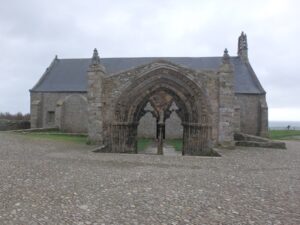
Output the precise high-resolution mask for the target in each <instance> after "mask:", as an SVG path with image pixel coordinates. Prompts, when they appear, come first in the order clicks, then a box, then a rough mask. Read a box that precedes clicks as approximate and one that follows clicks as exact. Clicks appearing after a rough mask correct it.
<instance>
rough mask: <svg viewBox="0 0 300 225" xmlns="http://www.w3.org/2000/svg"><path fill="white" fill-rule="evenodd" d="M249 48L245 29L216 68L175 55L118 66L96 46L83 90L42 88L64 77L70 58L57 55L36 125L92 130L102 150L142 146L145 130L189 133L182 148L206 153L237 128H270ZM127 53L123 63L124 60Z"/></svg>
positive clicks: (41, 92)
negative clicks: (232, 52) (233, 49)
mask: <svg viewBox="0 0 300 225" xmlns="http://www.w3.org/2000/svg"><path fill="white" fill-rule="evenodd" d="M247 51H248V46H247V38H246V35H245V34H242V35H241V36H240V38H239V45H238V57H229V55H228V52H227V50H225V52H224V55H223V57H222V58H221V60H220V61H219V63H218V64H217V66H215V67H214V68H210V67H209V65H210V64H207V65H208V69H206V67H205V66H204V68H202V67H201V68H198V67H197V65H193V64H191V65H193V66H192V67H191V68H190V67H189V66H188V65H189V63H190V62H188V63H187V66H182V65H179V64H177V63H176V62H175V63H174V62H173V61H172V58H170V59H169V60H168V59H166V60H165V59H156V60H152V61H150V62H147V63H144V64H143V63H140V64H137V65H136V66H133V67H130V66H127V67H126V69H123V70H122V69H118V70H114V67H112V65H111V64H110V63H107V62H108V61H111V59H110V60H108V61H105V59H100V57H99V56H98V52H97V50H96V49H95V50H94V54H93V57H92V58H91V60H90V61H89V64H88V66H87V69H86V71H85V72H81V73H84V76H85V78H84V79H83V81H84V80H86V87H84V86H82V85H81V86H80V84H78V83H74V86H76V87H77V86H78V87H79V86H80V87H81V88H78V87H77V90H78V91H73V89H72V88H70V87H66V88H61V89H53V86H51V85H49V86H47V85H44V88H42V87H43V82H44V83H45V82H47V81H45V80H46V79H47V76H56V79H57V80H61V79H62V78H61V76H63V75H62V74H63V72H64V70H65V66H61V65H62V63H63V61H60V60H59V59H58V58H55V59H54V61H53V62H52V63H51V65H50V67H49V68H48V69H47V70H46V72H45V74H44V75H43V77H42V78H41V80H40V81H39V82H38V84H37V85H36V86H35V88H34V89H33V90H32V91H31V123H32V127H36V128H38V127H58V128H59V129H61V130H63V131H67V132H75V133H79V132H80V133H82V132H87V133H88V138H89V141H90V142H91V143H96V144H99V145H101V146H103V147H102V151H106V152H123V153H125V152H126V153H137V138H138V136H139V137H152V138H157V139H158V140H160V141H161V140H162V139H163V138H182V139H183V150H182V154H186V155H205V154H207V152H209V151H210V149H212V147H214V146H221V147H225V148H233V147H234V144H235V143H234V139H233V134H234V132H243V133H248V134H252V135H260V136H267V131H268V107H267V103H266V99H265V92H264V90H263V89H262V87H261V85H260V83H259V81H258V79H257V77H256V75H255V73H254V71H253V69H252V67H251V65H250V63H249V60H248V55H247ZM103 60H104V62H103ZM143 60H145V61H147V60H148V59H143ZM178 60H179V61H180V60H192V59H178ZM206 60H210V61H211V59H206ZM212 60H215V61H216V59H212ZM217 60H219V59H217ZM81 61H82V60H81ZM81 61H78V62H79V63H82V62H81ZM123 61H128V62H129V61H130V59H124V60H123ZM123 61H122V60H121V61H120V65H115V66H116V67H118V66H119V67H120V68H121V67H122V62H123ZM133 61H134V60H131V61H130V62H133ZM137 61H139V60H137ZM175 61H176V60H175ZM67 63H70V61H68V62H67ZM84 63H86V61H84ZM191 63H192V62H191ZM199 63H201V61H199ZM105 65H107V66H108V68H106V67H105ZM193 67H196V68H197V69H195V68H193ZM78 68H79V67H78ZM235 68H237V71H236V70H235ZM79 69H82V68H81V67H80V68H79ZM69 70H70V71H71V72H70V73H76V71H75V72H74V70H72V68H69ZM245 71H248V72H247V73H246V72H245ZM240 72H243V73H246V74H238V73H240ZM51 73H52V74H53V75H51ZM49 74H50V75H49ZM236 75H238V78H236ZM243 75H244V76H247V77H246V79H244V78H243ZM76 79H79V80H80V79H82V77H77V78H76ZM237 81H238V82H240V83H239V84H237V83H236V82H237ZM243 82H248V84H247V85H248V86H246V89H247V90H245V91H244V90H243V89H242V88H237V85H241V86H243V85H244V86H245V84H244V83H243ZM249 82H250V83H249ZM249 85H250V86H249ZM57 90H59V91H57ZM160 143H161V142H160Z"/></svg>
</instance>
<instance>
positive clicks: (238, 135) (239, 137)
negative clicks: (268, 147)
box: [234, 133, 270, 142]
mask: <svg viewBox="0 0 300 225" xmlns="http://www.w3.org/2000/svg"><path fill="white" fill-rule="evenodd" d="M234 140H236V141H254V142H270V139H268V138H263V137H259V136H255V135H250V134H244V133H235V134H234Z"/></svg>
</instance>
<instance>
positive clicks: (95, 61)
mask: <svg viewBox="0 0 300 225" xmlns="http://www.w3.org/2000/svg"><path fill="white" fill-rule="evenodd" d="M92 64H93V65H98V64H100V57H99V54H98V51H97V49H96V48H95V49H94V53H93V57H92Z"/></svg>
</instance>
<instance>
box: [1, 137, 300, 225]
mask: <svg viewBox="0 0 300 225" xmlns="http://www.w3.org/2000/svg"><path fill="white" fill-rule="evenodd" d="M287 146H288V149H287V150H278V149H277V150H274V149H255V148H239V149H236V150H227V151H226V150H223V151H221V152H220V153H221V154H222V157H215V158H210V157H189V156H184V157H182V156H157V155H141V154H139V155H128V154H104V153H92V152H91V151H90V150H91V148H93V147H90V146H84V145H80V144H74V143H69V142H55V141H51V140H45V139H44V140H41V139H37V138H32V137H27V136H23V135H18V134H10V133H3V132H0V224H1V225H2V224H4V225H6V224H14V225H18V224H22V225H33V224H118V225H119V224H128V225H133V224H139V225H141V224H151V225H152V224H229V225H232V224H239V225H240V224H259V225H268V224H284V225H288V224H294V225H299V224H300V142H288V143H287Z"/></svg>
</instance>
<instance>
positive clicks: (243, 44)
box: [238, 31, 248, 61]
mask: <svg viewBox="0 0 300 225" xmlns="http://www.w3.org/2000/svg"><path fill="white" fill-rule="evenodd" d="M238 55H239V56H240V57H242V58H243V59H244V60H246V61H247V60H248V42H247V35H246V34H245V33H244V32H243V31H242V33H241V35H240V36H239V40H238Z"/></svg>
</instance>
